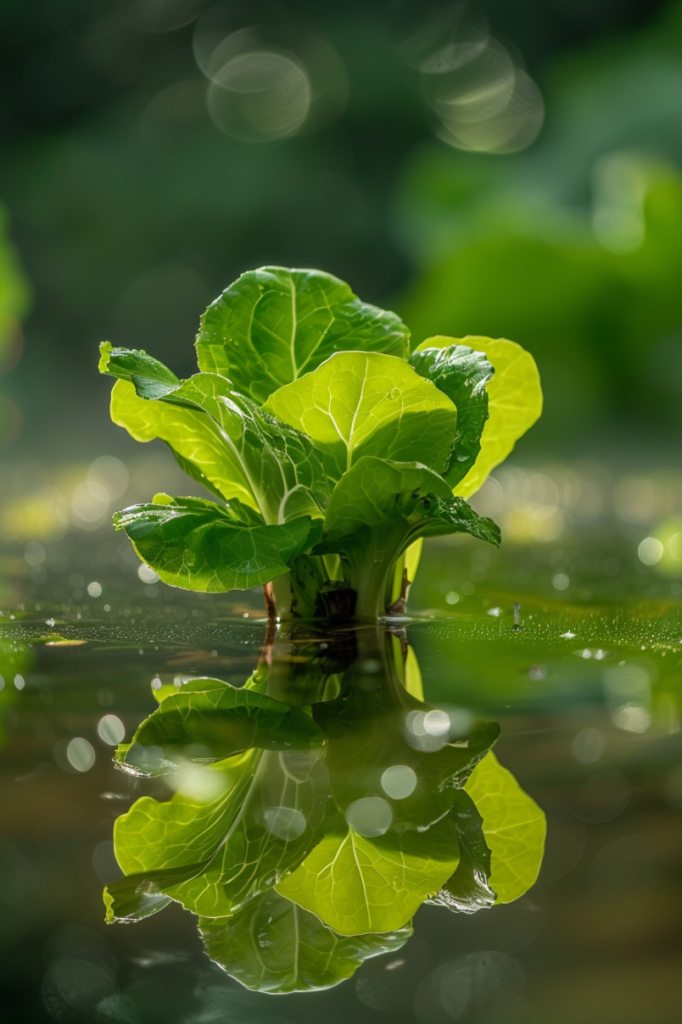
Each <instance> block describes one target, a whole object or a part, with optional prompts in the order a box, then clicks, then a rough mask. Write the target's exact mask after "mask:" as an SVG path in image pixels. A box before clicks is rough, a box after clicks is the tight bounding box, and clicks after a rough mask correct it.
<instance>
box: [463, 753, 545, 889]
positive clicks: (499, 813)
mask: <svg viewBox="0 0 682 1024" xmlns="http://www.w3.org/2000/svg"><path fill="white" fill-rule="evenodd" d="M464 788H465V789H466V791H467V793H468V794H469V796H470V797H471V799H472V800H473V801H474V803H475V804H476V808H477V810H478V812H479V814H480V815H481V817H482V818H483V835H484V837H485V842H486V845H487V846H488V848H489V850H490V853H491V870H490V875H489V879H488V881H489V882H490V886H491V888H492V889H493V890H494V891H495V892H496V893H497V902H498V903H511V902H512V901H513V900H517V899H518V898H519V896H523V894H524V893H525V892H527V891H528V890H529V889H530V887H531V886H532V885H533V884H534V883H535V881H536V880H537V877H538V874H539V872H540V866H541V864H542V857H543V854H544V850H545V836H546V834H547V820H546V818H545V815H544V813H543V811H542V810H541V809H540V808H539V807H538V805H537V804H536V803H535V801H534V800H533V799H532V798H531V797H529V796H528V794H527V793H524V791H523V790H522V789H521V787H520V786H519V784H518V782H517V781H516V779H515V778H514V776H513V775H512V773H511V772H510V771H507V769H506V768H503V767H502V765H501V764H500V763H499V761H498V760H497V758H496V757H495V755H494V754H493V753H492V751H491V753H489V754H488V755H487V756H486V757H484V758H483V760H482V761H481V763H480V764H479V765H477V766H476V768H475V769H474V771H473V772H472V774H471V776H470V778H469V781H468V782H467V784H466V786H465V787H464Z"/></svg>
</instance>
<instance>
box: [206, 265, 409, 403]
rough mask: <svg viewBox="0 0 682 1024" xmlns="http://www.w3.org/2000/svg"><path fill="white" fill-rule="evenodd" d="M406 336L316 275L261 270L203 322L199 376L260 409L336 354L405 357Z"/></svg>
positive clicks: (394, 319)
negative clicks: (225, 380) (217, 377)
mask: <svg viewBox="0 0 682 1024" xmlns="http://www.w3.org/2000/svg"><path fill="white" fill-rule="evenodd" d="M409 336H410V334H409V331H408V329H407V327H406V326H405V324H404V323H403V322H402V321H401V320H400V318H399V317H398V316H396V314H395V313H390V312H386V311H385V310H383V309H378V308H377V307H376V306H369V305H367V304H366V303H364V302H361V301H360V300H359V299H358V298H357V296H355V295H354V294H353V292H352V291H351V290H350V288H349V287H348V285H347V284H345V283H344V282H343V281H340V280H339V279H338V278H336V277H332V275H331V274H325V273H322V272H321V271H319V270H287V269H286V268H284V267H261V269H260V270H252V271H249V272H248V273H246V274H242V276H241V277H240V278H239V279H238V280H237V281H235V283H234V284H232V285H230V287H229V288H227V289H226V290H225V291H224V292H223V293H222V295H221V296H220V297H219V298H218V299H216V301H215V302H213V303H212V304H211V305H210V306H209V307H208V309H207V310H206V312H205V313H204V315H203V317H202V318H201V329H200V331H199V334H198V336H197V343H196V344H197V355H198V359H199V366H200V368H201V369H202V370H205V371H207V372H213V373H220V374H222V375H223V376H224V377H229V378H230V379H231V380H232V381H233V382H234V385H235V387H236V389H237V390H238V391H241V392H242V393H243V394H246V395H250V396H251V397H252V398H253V399H255V401H256V402H258V403H259V404H262V403H263V402H265V401H266V399H267V398H268V397H269V395H271V394H272V392H273V391H276V390H277V389H278V388H281V387H282V386H283V385H285V384H289V383H291V381H295V380H297V379H298V378H299V377H301V376H302V375H303V374H305V373H309V372H310V371H311V370H315V369H316V368H317V367H318V366H319V365H320V364H321V363H323V362H324V361H325V359H328V358H329V356H331V355H333V354H334V353H335V352H340V351H344V350H347V349H353V350H355V351H367V352H387V353H389V354H390V355H394V356H399V357H401V358H403V359H406V358H407V356H408V354H409Z"/></svg>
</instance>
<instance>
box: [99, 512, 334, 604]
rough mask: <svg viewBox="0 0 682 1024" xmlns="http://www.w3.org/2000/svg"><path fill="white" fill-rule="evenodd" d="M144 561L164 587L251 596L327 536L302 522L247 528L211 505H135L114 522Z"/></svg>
mask: <svg viewBox="0 0 682 1024" xmlns="http://www.w3.org/2000/svg"><path fill="white" fill-rule="evenodd" d="M114 524H115V526H116V528H117V529H123V530H125V532H126V534H127V535H128V537H129V538H130V540H131V541H132V542H133V545H134V547H135V550H136V551H137V553H138V555H139V556H140V558H141V559H142V560H143V561H144V562H146V563H147V565H150V566H151V567H152V568H153V569H154V571H155V572H157V573H158V574H159V576H160V577H161V579H162V580H163V582H164V583H168V584H170V585H171V586H176V587H185V588H186V589H188V590H200V591H207V592H209V593H219V592H224V591H228V590H235V589H237V590H247V589H249V588H250V587H255V586H258V585H259V584H262V583H268V582H269V581H270V580H272V579H273V578H274V577H276V576H281V575H283V574H284V573H286V572H288V570H289V567H290V565H291V562H292V561H293V559H294V558H296V556H297V555H300V554H301V553H302V552H303V551H305V550H307V549H308V548H309V547H311V546H312V545H313V544H314V543H315V541H316V539H318V538H319V535H320V533H321V529H322V527H321V521H320V520H318V519H310V518H309V517H308V516H302V517H301V518H299V519H293V520H291V522H289V523H285V524H283V525H281V526H245V525H243V524H242V523H240V522H237V521H236V517H233V515H232V514H231V512H230V510H229V509H226V508H225V507H221V506H219V505H216V504H215V503H214V502H211V501H203V502H201V503H199V502H197V501H195V500H191V501H190V502H187V503H185V502H184V500H183V499H182V498H178V499H174V504H172V505H156V504H152V505H133V506H132V507H131V508H128V509H124V510H123V511H122V512H118V513H117V514H116V515H115V516H114Z"/></svg>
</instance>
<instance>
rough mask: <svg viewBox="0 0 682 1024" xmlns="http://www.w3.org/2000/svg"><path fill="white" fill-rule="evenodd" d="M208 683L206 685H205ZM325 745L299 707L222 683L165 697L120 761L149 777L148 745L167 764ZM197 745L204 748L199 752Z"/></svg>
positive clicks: (121, 752)
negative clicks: (158, 751) (156, 749)
mask: <svg viewBox="0 0 682 1024" xmlns="http://www.w3.org/2000/svg"><path fill="white" fill-rule="evenodd" d="M207 682H208V680H202V681H201V683H202V685H205V684H206V683H207ZM216 682H218V680H216ZM321 742H322V733H321V732H320V729H319V727H318V726H317V725H316V724H315V722H314V721H313V720H312V718H310V716H309V715H307V714H305V712H304V711H302V710H301V709H300V708H298V707H296V706H295V705H292V704H284V703H282V702H281V701H278V700H273V699H272V698H271V697H266V696H265V695H264V694H262V693H258V692H256V691H254V690H244V689H242V690H237V689H235V688H234V687H232V686H225V685H224V684H223V685H218V686H215V687H213V688H211V689H206V690H201V691H199V692H196V691H193V692H189V693H188V692H186V691H185V692H180V693H176V694H173V695H171V696H169V697H166V699H165V700H164V701H163V703H162V704H161V705H160V706H159V707H158V708H157V709H156V711H154V713H153V714H152V715H150V716H149V718H147V719H145V721H144V722H143V723H142V724H141V725H140V726H139V728H138V729H137V731H136V732H135V735H134V736H133V740H132V742H131V743H130V744H125V745H122V746H121V747H119V750H118V752H117V760H118V761H119V763H120V764H121V765H122V766H125V765H127V766H130V767H131V768H132V769H136V770H138V771H139V773H140V774H144V767H145V765H146V764H148V763H149V760H150V758H149V755H148V753H147V752H146V750H145V748H147V747H155V748H158V749H160V750H161V751H162V757H163V759H164V761H166V760H167V761H170V762H173V761H177V760H178V758H183V757H185V758H190V759H191V758H192V757H193V756H196V757H197V758H199V759H200V760H201V761H202V762H208V761H217V760H222V759H223V758H226V757H231V756H232V755H233V754H237V753H240V752H242V751H245V750H247V749H249V748H250V747H255V748H259V749H262V750H310V749H312V748H314V747H319V746H320V745H321ZM196 745H198V746H199V748H201V749H200V750H199V752H198V753H197V752H196ZM193 746H194V747H195V750H194V752H193V751H192V747H193Z"/></svg>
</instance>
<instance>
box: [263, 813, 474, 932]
mask: <svg viewBox="0 0 682 1024" xmlns="http://www.w3.org/2000/svg"><path fill="white" fill-rule="evenodd" d="M458 861H459V852H458V846H457V830H456V829H455V827H454V825H453V824H452V822H451V821H449V819H448V818H444V819H442V820H441V821H439V822H437V824H435V825H432V826H431V828H429V829H427V830H426V831H424V832H414V831H410V832H394V831H389V832H387V833H386V834H385V835H382V836H378V837H376V838H373V839H368V838H366V837H365V836H361V835H359V834H358V833H357V832H354V831H353V830H352V829H350V828H348V827H347V826H346V827H345V828H343V829H339V830H338V831H334V832H330V833H328V834H327V835H326V836H325V838H324V839H323V840H322V842H321V843H320V844H319V845H318V846H316V847H315V849H314V850H313V851H312V853H310V854H309V855H308V857H306V859H305V860H304V861H303V863H302V864H301V865H300V867H299V868H298V869H297V870H296V871H294V872H293V874H291V875H289V876H288V877H287V878H285V879H284V880H283V881H281V882H279V883H278V885H277V892H279V893H280V895H282V896H286V897H287V899H290V900H293V901H294V903H298V904H299V906H302V907H303V908H304V909H305V910H309V911H311V912H312V913H313V914H317V916H318V917H320V918H321V919H322V920H323V921H324V923H325V924H327V925H329V927H330V928H333V929H334V931H336V932H339V934H341V935H361V934H363V933H364V932H388V931H394V930H396V929H397V928H402V927H404V926H405V925H406V924H407V922H408V921H409V920H410V919H411V918H412V916H413V915H414V913H415V912H416V911H417V909H418V908H419V907H420V906H421V904H422V903H423V902H424V900H425V899H426V898H427V897H429V896H432V895H433V894H434V893H435V892H437V891H438V890H439V889H440V888H441V887H442V885H443V883H444V882H445V881H447V879H448V878H449V877H450V875H452V873H453V872H454V870H455V868H456V866H457V863H458Z"/></svg>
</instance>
